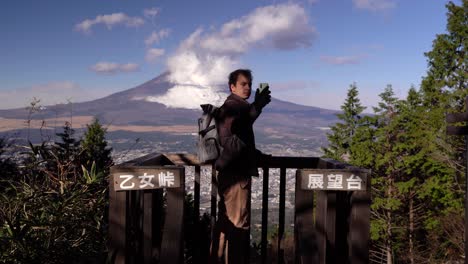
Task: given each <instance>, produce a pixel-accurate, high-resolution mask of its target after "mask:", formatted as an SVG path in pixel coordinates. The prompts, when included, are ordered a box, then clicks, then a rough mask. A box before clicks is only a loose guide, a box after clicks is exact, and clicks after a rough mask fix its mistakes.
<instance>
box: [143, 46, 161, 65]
mask: <svg viewBox="0 0 468 264" xmlns="http://www.w3.org/2000/svg"><path fill="white" fill-rule="evenodd" d="M164 53H165V51H164V49H157V48H153V49H149V50H147V51H146V56H145V60H146V61H147V62H155V61H156V60H157V59H158V58H159V57H161V56H163V55H164Z"/></svg>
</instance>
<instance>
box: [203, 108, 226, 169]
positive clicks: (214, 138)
mask: <svg viewBox="0 0 468 264" xmlns="http://www.w3.org/2000/svg"><path fill="white" fill-rule="evenodd" d="M200 106H201V108H202V110H203V114H202V116H201V117H200V118H199V119H198V142H197V152H198V160H199V161H200V164H212V163H214V162H215V161H216V159H218V157H219V156H220V155H221V151H222V147H221V145H220V143H219V136H218V129H217V127H216V116H217V114H218V111H219V108H218V107H216V106H213V105H210V104H203V105H200Z"/></svg>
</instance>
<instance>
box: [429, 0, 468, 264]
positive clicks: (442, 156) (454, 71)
mask: <svg viewBox="0 0 468 264" xmlns="http://www.w3.org/2000/svg"><path fill="white" fill-rule="evenodd" d="M446 7H447V10H448V11H447V30H446V33H444V34H439V35H437V36H436V38H435V40H434V41H433V45H432V50H431V51H429V52H427V53H425V55H426V57H427V59H428V71H427V75H426V76H425V77H424V78H423V81H422V83H421V91H422V94H423V105H424V107H425V114H426V116H425V118H426V119H427V124H428V126H427V127H425V129H426V130H428V133H427V141H426V142H430V145H431V146H432V148H431V150H430V155H431V157H432V158H433V160H436V161H437V162H439V165H440V166H439V167H437V168H436V171H434V172H433V173H432V175H433V176H431V177H430V178H428V179H427V180H426V181H425V184H424V185H423V191H424V195H425V197H427V198H428V199H429V200H430V201H431V203H432V204H431V206H432V208H433V212H434V213H433V215H432V216H431V217H429V218H428V219H427V220H426V226H428V227H430V228H431V232H432V234H433V236H432V238H433V239H434V241H433V243H435V244H439V247H438V248H436V250H437V254H438V255H439V256H444V255H445V256H447V254H449V255H450V256H453V258H450V260H460V258H461V257H460V256H461V255H462V254H463V252H462V250H463V245H462V244H461V243H463V241H462V240H461V239H458V240H457V239H452V238H454V237H457V233H456V232H458V231H456V230H452V229H450V228H447V227H446V226H445V225H446V224H447V219H460V220H461V221H463V196H464V192H463V189H464V184H465V183H466V179H465V175H464V171H465V163H464V157H463V153H464V152H465V151H464V150H465V147H464V139H463V138H462V137H458V136H457V137H453V136H447V135H446V134H445V127H446V125H447V124H446V122H445V115H446V114H447V113H449V112H461V111H465V109H466V107H468V106H465V105H464V104H465V97H466V96H467V95H468V89H467V87H468V82H467V77H468V69H467V63H468V50H467V43H468V41H467V40H468V1H467V0H462V1H461V5H456V4H454V3H453V2H449V3H448V4H447V5H446ZM457 214H458V215H457ZM458 224H460V223H453V222H452V223H451V225H458ZM447 238H450V239H449V240H447ZM455 240H457V241H458V245H457V243H455V242H454V241H455ZM454 248H458V249H457V250H454ZM460 248H461V250H459V249H460ZM448 252H450V253H448ZM457 257H458V258H457Z"/></svg>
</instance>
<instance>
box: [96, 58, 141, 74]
mask: <svg viewBox="0 0 468 264" xmlns="http://www.w3.org/2000/svg"><path fill="white" fill-rule="evenodd" d="M89 69H90V70H91V71H93V72H95V73H98V74H115V73H118V72H136V71H139V70H140V66H139V65H138V64H136V63H126V64H118V63H114V62H105V61H103V62H98V63H96V64H94V65H93V66H91V67H89Z"/></svg>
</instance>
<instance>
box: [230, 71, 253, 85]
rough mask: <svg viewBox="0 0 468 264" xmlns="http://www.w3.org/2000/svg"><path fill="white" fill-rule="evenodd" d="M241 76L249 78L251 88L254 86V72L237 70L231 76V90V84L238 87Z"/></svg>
mask: <svg viewBox="0 0 468 264" xmlns="http://www.w3.org/2000/svg"><path fill="white" fill-rule="evenodd" d="M239 75H243V76H244V77H245V78H247V80H249V82H250V86H252V79H253V77H252V71H251V70H249V69H237V70H235V71H233V72H231V73H230V74H229V90H231V84H234V85H236V83H237V78H238V77H239Z"/></svg>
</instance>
